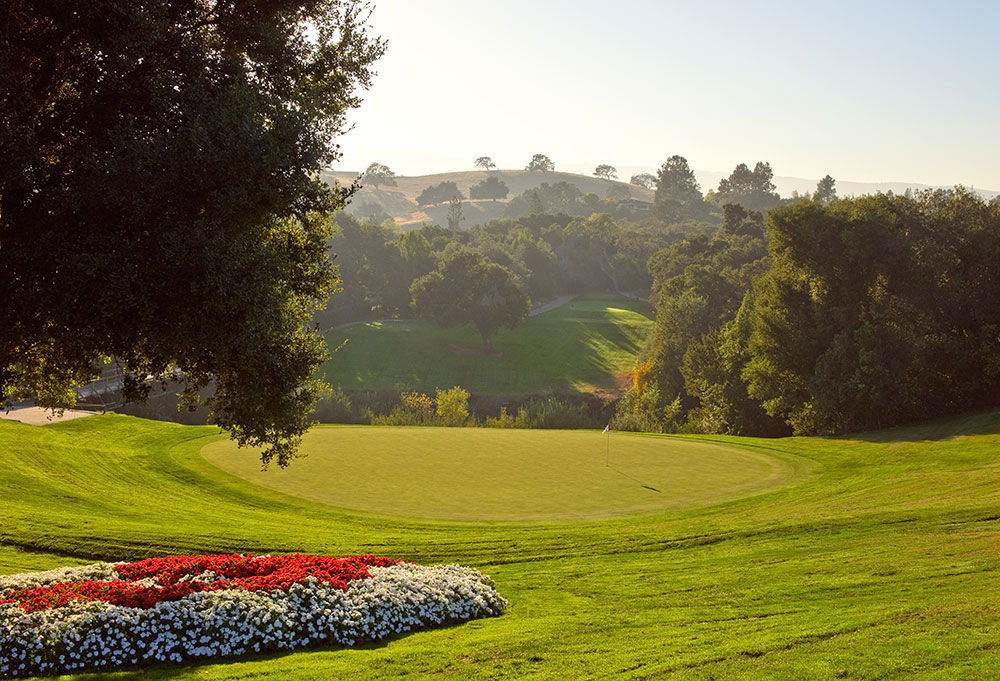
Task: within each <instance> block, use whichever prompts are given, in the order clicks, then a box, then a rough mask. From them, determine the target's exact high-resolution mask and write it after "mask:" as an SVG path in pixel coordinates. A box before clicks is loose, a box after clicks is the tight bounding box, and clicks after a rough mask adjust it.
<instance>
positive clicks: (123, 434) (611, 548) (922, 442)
mask: <svg viewBox="0 0 1000 681" xmlns="http://www.w3.org/2000/svg"><path fill="white" fill-rule="evenodd" d="M998 433H1000V414H997V413H985V414H978V415H974V416H971V417H969V418H967V419H965V420H960V421H948V422H942V423H937V424H930V425H926V426H921V427H914V428H909V429H898V430H895V431H888V432H884V433H878V434H876V435H874V436H862V437H856V438H845V439H807V438H791V439H785V440H776V441H764V440H740V439H736V438H704V439H705V440H708V441H721V442H726V443H734V444H737V445H739V446H745V447H750V448H753V449H756V450H758V451H766V452H769V453H771V454H773V455H775V456H777V457H779V458H782V459H785V460H788V461H796V460H801V458H806V459H808V460H809V461H811V462H813V465H814V469H813V473H812V476H811V477H810V478H809V479H808V480H807V481H805V482H803V483H802V484H800V485H798V486H796V487H791V488H785V489H780V490H776V491H773V492H769V493H767V494H764V495H761V496H757V497H753V498H749V499H744V500H740V501H733V502H729V503H725V504H721V505H718V506H714V507H711V508H705V509H700V510H687V511H677V512H670V513H665V514H662V515H657V516H647V517H641V518H632V519H627V520H619V521H609V522H604V523H582V524H573V525H541V526H538V525H531V526H524V525H517V526H509V525H508V526H505V525H440V524H433V523H426V522H415V521H411V522H406V521H393V520H388V519H375V518H361V517H354V516H350V515H343V514H340V513H337V512H336V511H333V510H331V509H330V508H329V507H325V506H321V505H317V504H314V503H310V502H307V501H302V500H299V499H296V498H293V497H288V496H283V495H282V494H280V493H278V492H273V491H269V490H266V489H263V488H259V487H254V486H252V485H249V484H248V483H245V482H243V481H240V480H238V479H236V478H233V477H231V476H229V475H227V474H225V473H223V472H221V471H220V470H218V469H215V468H214V467H212V466H210V465H209V464H207V463H206V462H205V461H204V460H203V459H202V458H201V457H200V456H199V455H198V451H199V449H200V448H201V447H202V445H203V444H205V443H206V442H209V441H211V440H212V439H214V438H217V437H218V436H217V435H215V431H214V429H211V428H191V427H184V426H176V425H173V424H164V423H155V422H147V421H140V420H137V419H131V418H128V417H121V416H113V415H109V416H103V417H95V418H92V419H83V420H80V421H75V422H71V423H66V424H59V425H55V426H48V427H46V428H44V429H38V428H33V427H30V426H23V425H20V424H16V423H7V422H2V423H0V448H2V450H3V451H4V466H3V467H0V513H2V517H3V522H2V523H0V569H2V570H3V571H5V572H13V571H18V570H27V569H38V568H41V567H48V566H56V565H61V564H68V563H72V562H75V561H78V560H80V559H83V558H89V557H94V558H98V557H99V558H106V559H115V558H138V557H142V556H147V555H154V554H162V553H169V552H179V551H187V552H202V551H204V552H210V551H245V552H251V551H275V552H277V551H311V552H322V553H347V552H357V551H371V552H376V553H382V554H389V555H394V556H399V557H404V558H410V559H413V560H416V561H418V562H431V561H447V562H451V561H458V562H461V563H464V564H467V565H473V566H478V567H481V568H483V569H485V571H487V572H488V573H489V574H491V575H492V576H493V577H494V578H495V579H496V580H497V583H498V586H499V588H500V590H501V592H502V593H503V594H504V595H505V596H506V597H507V598H509V599H510V602H511V608H510V610H509V612H508V613H507V614H506V615H505V616H504V617H501V618H498V619H494V620H488V621H480V622H474V623H470V624H467V625H462V626H457V627H448V628H443V629H438V630H434V631H426V632H420V633H417V634H414V635H410V636H405V637H400V638H397V639H394V640H391V641H388V642H385V643H382V644H378V645H374V646H368V647H362V648H359V649H354V650H317V651H310V652H304V653H296V654H283V655H269V656H261V657H259V658H256V659H253V660H244V661H234V662H228V663H218V664H205V665H197V666H189V667H165V668H155V669H151V670H148V671H146V672H123V673H119V674H115V675H103V676H102V678H119V679H140V678H142V679H150V678H152V679H160V678H163V679H167V678H169V679H187V678H191V679H195V678H198V679H213V680H221V679H244V678H251V677H252V678H255V679H259V678H274V679H313V678H322V677H327V678H352V679H354V678H357V679H367V678H385V677H388V676H393V675H448V676H450V677H451V678H458V679H463V678H482V677H491V678H511V679H514V678H524V677H531V678H540V679H543V678H551V679H564V678H579V677H582V676H588V675H589V676H594V677H598V678H650V679H662V678H676V679H713V678H714V679H830V678H835V677H847V678H856V679H902V678H906V679H933V680H941V681H944V680H945V679H947V680H949V681H951V680H954V679H993V678H996V661H997V659H998V646H1000V642H998V636H997V632H998V627H997V620H996V613H997V611H998V608H1000V594H998V592H997V590H996V588H995V585H996V582H997V577H998V569H1000V554H998V551H997V546H998V540H1000V514H998V512H997V508H998V505H1000V485H997V479H998V478H997V476H998V473H1000V435H998ZM16 547H21V548H30V549H31V550H32V551H34V553H25V552H23V551H21V550H20V549H18V548H16ZM56 554H60V555H56ZM68 678H81V679H83V678H87V679H89V678H96V675H94V676H88V675H80V676H73V677H68Z"/></svg>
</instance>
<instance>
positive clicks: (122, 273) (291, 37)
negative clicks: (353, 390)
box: [0, 0, 384, 465]
mask: <svg viewBox="0 0 1000 681" xmlns="http://www.w3.org/2000/svg"><path fill="white" fill-rule="evenodd" d="M365 6H366V3H364V2H361V1H359V0H340V1H331V2H316V1H314V0H309V1H308V2H301V1H296V0H278V1H276V2H267V3H253V2H243V1H240V2H117V3H107V2H102V1H100V0H73V1H72V2H26V1H24V0H13V1H12V2H3V3H0V7H2V9H0V26H2V28H0V33H2V39H0V42H2V43H3V46H2V48H0V120H2V124H0V291H2V292H3V296H4V302H3V303H2V304H0V406H3V405H7V404H9V403H10V402H11V401H20V400H23V399H28V398H31V399H34V400H35V402H36V404H38V405H40V406H44V407H54V408H58V407H68V406H72V404H73V402H74V401H75V397H74V390H73V389H74V386H77V385H80V384H82V383H85V382H86V381H88V380H90V379H91V378H92V377H94V374H95V373H96V372H95V368H94V367H95V365H97V363H99V362H101V361H102V360H103V359H104V358H107V357H109V356H113V357H114V358H115V361H116V362H117V363H118V364H119V366H121V367H122V369H123V371H124V374H125V380H126V383H125V389H126V395H127V397H129V398H135V399H141V398H142V397H143V396H144V395H145V394H146V393H147V391H148V390H149V383H147V382H146V381H145V379H146V377H148V376H153V377H161V378H169V377H172V376H175V373H174V371H175V370H178V369H179V370H180V371H182V372H183V378H184V380H185V384H184V386H183V390H184V397H185V399H186V400H189V402H193V401H197V400H198V394H199V390H200V389H201V388H205V387H209V386H211V387H212V388H214V391H213V393H212V395H211V396H210V397H208V398H207V400H206V401H207V403H208V406H209V407H210V417H209V418H210V419H211V420H212V422H213V423H214V424H216V425H218V426H220V427H221V428H223V429H225V430H227V431H228V432H229V433H230V434H231V436H232V438H233V439H235V440H236V442H237V443H238V444H239V445H241V446H243V445H247V446H259V447H261V448H262V450H261V458H262V459H263V461H264V462H267V461H270V460H271V459H272V458H273V459H274V460H276V461H277V462H278V464H279V465H286V464H287V463H288V462H289V461H290V460H291V458H292V456H293V455H294V453H295V450H296V446H297V442H298V440H299V437H300V436H301V435H302V433H303V432H304V431H305V430H306V429H307V428H308V426H309V423H310V418H309V414H310V412H311V411H312V407H313V404H314V403H315V402H316V399H317V397H318V396H319V395H320V394H322V392H323V391H324V389H325V388H324V386H323V385H322V382H321V381H319V380H317V379H316V378H315V372H316V369H317V368H318V366H319V365H320V363H322V362H323V361H324V359H325V358H326V357H327V356H328V352H327V348H326V343H325V341H324V340H323V338H322V337H321V336H319V334H317V333H314V332H313V331H312V327H311V325H310V324H309V323H308V320H309V318H310V316H311V314H312V312H313V310H315V309H316V307H319V306H321V305H322V304H323V302H324V301H325V300H326V299H327V298H328V296H329V293H330V291H331V289H332V288H333V285H334V281H335V276H334V267H333V265H332V264H331V263H330V260H329V257H328V255H327V242H328V240H329V238H330V216H331V214H332V213H333V212H334V211H335V210H337V209H339V208H341V207H342V206H343V204H344V199H345V198H346V193H344V192H341V191H338V190H337V189H336V188H331V187H328V186H325V185H324V184H323V183H322V182H321V181H320V180H319V173H320V172H321V170H322V169H323V168H324V167H328V166H329V165H330V164H331V163H332V162H333V161H335V160H336V159H337V158H338V156H339V153H338V151H337V145H336V144H335V143H334V140H335V138H336V137H337V136H339V135H340V134H342V133H343V132H344V131H345V129H346V128H347V124H346V121H347V112H348V111H349V109H351V108H353V107H356V106H358V105H359V104H360V101H361V100H360V98H359V96H358V91H359V90H360V89H363V88H366V87H367V86H368V85H369V84H370V83H371V76H372V71H371V66H372V64H373V63H374V61H375V60H376V59H378V57H379V56H380V55H381V54H382V52H383V51H384V43H383V42H382V41H381V40H379V39H377V38H373V37H372V36H371V35H370V34H369V33H368V27H367V25H366V21H367V10H366V7H365Z"/></svg>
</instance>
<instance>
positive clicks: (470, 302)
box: [410, 250, 531, 350]
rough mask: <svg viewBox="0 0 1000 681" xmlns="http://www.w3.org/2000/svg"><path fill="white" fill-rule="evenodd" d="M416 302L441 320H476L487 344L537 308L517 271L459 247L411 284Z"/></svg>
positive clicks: (422, 313) (421, 312) (425, 315)
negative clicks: (521, 285)
mask: <svg viewBox="0 0 1000 681" xmlns="http://www.w3.org/2000/svg"><path fill="white" fill-rule="evenodd" d="M410 295H411V296H413V308H414V309H415V310H416V311H417V313H418V314H419V315H420V316H421V317H422V318H424V319H429V320H431V321H434V322H436V323H438V324H440V325H441V326H445V327H447V326H456V325H462V324H472V325H473V326H475V327H476V330H477V331H478V332H479V335H480V336H481V337H482V339H483V346H484V347H485V348H486V349H487V350H492V349H493V340H492V339H493V333H494V332H495V331H496V330H497V329H499V328H500V327H506V328H508V329H513V328H514V327H516V326H517V325H518V324H520V323H521V320H522V319H524V318H525V317H526V316H527V315H528V312H529V311H530V309H531V301H530V299H529V298H528V296H527V295H525V293H524V291H522V290H521V287H520V286H518V283H517V280H516V278H515V276H514V273H513V272H511V271H510V270H509V269H507V268H506V267H504V266H503V265H498V264H497V263H495V262H491V261H490V260H488V259H487V258H484V257H483V256H482V255H480V254H479V253H476V252H474V251H464V250H456V251H452V252H451V253H449V254H448V255H447V256H445V258H444V259H442V261H441V263H440V265H438V268H437V269H436V270H434V271H433V272H429V273H427V274H425V275H424V276H422V277H420V278H419V279H416V280H415V281H414V282H413V283H412V284H411V285H410Z"/></svg>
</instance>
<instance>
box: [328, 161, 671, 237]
mask: <svg viewBox="0 0 1000 681" xmlns="http://www.w3.org/2000/svg"><path fill="white" fill-rule="evenodd" d="M491 175H492V176H498V177H499V178H500V179H501V180H503V182H504V183H505V184H506V185H507V187H508V188H509V189H510V194H508V196H507V199H506V200H500V201H491V200H476V201H473V200H470V199H465V200H463V201H462V211H463V213H464V215H465V218H466V220H465V222H464V223H463V224H464V225H475V224H482V223H485V222H488V221H490V220H492V219H494V218H497V217H500V215H501V214H502V213H503V209H504V208H505V207H506V205H507V201H508V200H510V199H512V198H514V197H515V196H519V195H520V194H523V193H524V192H526V191H528V190H529V189H534V188H536V187H538V186H540V185H541V184H542V183H543V182H547V183H548V184H555V183H557V182H568V183H569V184H574V185H576V186H577V187H578V188H579V189H580V191H581V192H583V193H584V194H588V193H594V194H597V196H599V197H600V198H602V199H603V198H605V197H606V195H607V192H608V188H609V187H611V186H613V185H618V186H621V187H624V188H626V189H628V191H629V194H630V195H631V197H632V198H634V199H639V200H641V201H650V202H651V201H652V200H653V192H651V191H650V190H648V189H645V188H643V187H637V186H635V185H631V184H628V183H627V182H617V181H611V180H603V179H601V178H597V177H593V176H588V175H577V174H574V173H561V172H550V173H541V172H528V171H527V170H495V171H491V172H489V173H487V172H485V171H481V170H475V171H464V172H455V173H438V174H436V175H417V176H413V177H396V178H395V180H396V186H394V187H390V186H380V187H379V188H378V189H376V188H375V187H373V186H365V187H363V188H362V189H361V191H359V192H358V193H357V194H355V195H354V197H353V198H352V199H351V203H352V205H354V206H363V205H365V204H368V203H377V204H378V205H380V206H381V207H382V209H383V210H384V211H385V212H386V213H388V214H389V215H390V216H392V218H393V219H395V221H396V223H397V224H399V225H410V224H420V223H422V222H427V221H429V222H434V223H437V224H447V213H448V205H447V204H442V205H437V206H430V207H425V208H421V207H420V206H418V205H417V196H419V195H420V193H421V192H422V191H424V190H425V189H427V188H428V187H432V186H435V185H437V184H440V183H441V182H454V183H455V184H456V185H457V186H458V188H459V190H460V191H461V192H462V193H463V194H464V195H465V196H466V197H468V196H469V188H470V187H472V186H473V185H475V184H479V183H480V182H482V181H483V180H484V179H486V178H487V177H489V176H491ZM331 178H332V179H335V180H337V182H339V183H340V184H342V185H345V186H346V185H350V184H351V183H352V182H353V181H354V180H355V179H356V178H357V175H356V174H355V173H339V172H338V173H329V174H327V175H324V179H327V180H329V179H331Z"/></svg>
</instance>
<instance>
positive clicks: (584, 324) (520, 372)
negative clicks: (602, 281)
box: [319, 294, 653, 395]
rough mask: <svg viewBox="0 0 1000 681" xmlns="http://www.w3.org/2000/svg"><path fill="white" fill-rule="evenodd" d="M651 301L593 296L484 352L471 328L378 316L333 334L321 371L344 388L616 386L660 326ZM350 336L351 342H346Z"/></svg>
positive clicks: (492, 391)
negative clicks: (329, 353) (492, 352)
mask: <svg viewBox="0 0 1000 681" xmlns="http://www.w3.org/2000/svg"><path fill="white" fill-rule="evenodd" d="M649 314H650V311H649V304H648V303H643V302H640V301H630V300H627V299H626V298H623V297H621V296H617V295H607V294H604V295H600V294H598V295H589V296H584V297H580V298H577V299H575V300H573V301H572V302H570V303H568V304H566V305H564V306H562V307H559V308H556V309H555V310H550V311H549V312H545V313H543V314H540V315H538V316H535V317H529V318H528V319H526V320H525V321H524V322H523V323H522V324H521V325H520V326H518V327H517V328H516V329H513V330H507V329H501V330H500V331H498V332H497V333H496V336H495V338H494V342H493V344H494V347H495V349H496V351H497V353H499V354H497V355H484V354H483V353H482V352H481V350H482V340H481V339H480V337H479V334H478V333H477V332H476V331H475V330H474V329H473V328H472V327H471V326H464V327H457V328H451V329H442V328H441V327H438V326H436V325H434V324H431V323H428V322H416V321H391V322H371V323H368V324H361V325H358V326H352V327H348V328H346V329H341V330H338V331H330V332H328V333H327V334H326V340H327V343H328V344H329V346H330V348H331V349H337V348H339V350H337V351H336V352H335V353H334V356H333V359H331V360H330V361H329V362H327V363H326V364H324V365H323V366H322V367H321V368H320V370H319V375H320V376H321V377H323V378H324V379H325V380H327V381H328V382H329V383H330V384H331V385H334V386H340V387H341V388H343V389H344V390H362V389H364V390H376V389H380V388H395V389H399V390H420V391H423V392H433V391H434V389H435V388H450V387H452V386H455V385H460V386H462V387H463V388H465V389H466V390H469V391H471V392H474V393H477V394H481V395H523V394H542V393H548V392H552V391H555V390H575V391H579V392H594V391H600V390H613V389H615V388H617V387H620V386H621V385H622V379H623V377H624V376H625V375H626V374H628V373H629V372H631V371H632V369H633V368H634V365H635V358H636V355H637V354H638V353H639V350H640V349H641V348H642V344H643V343H644V341H645V339H646V335H647V334H648V333H649V330H650V329H651V328H652V324H653V323H652V321H651V320H650V319H649V317H648V315H649ZM345 341H346V343H345Z"/></svg>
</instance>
